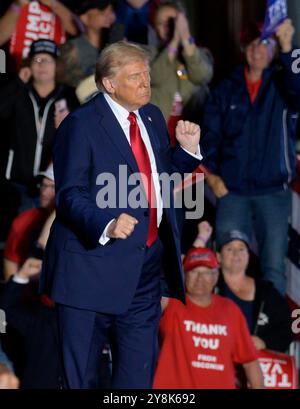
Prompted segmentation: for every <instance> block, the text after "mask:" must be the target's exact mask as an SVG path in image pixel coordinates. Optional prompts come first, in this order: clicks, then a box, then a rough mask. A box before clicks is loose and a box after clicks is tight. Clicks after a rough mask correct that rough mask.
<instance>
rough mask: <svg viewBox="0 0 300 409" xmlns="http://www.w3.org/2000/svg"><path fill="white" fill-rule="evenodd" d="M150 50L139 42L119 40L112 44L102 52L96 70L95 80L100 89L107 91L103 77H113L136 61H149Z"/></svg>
mask: <svg viewBox="0 0 300 409" xmlns="http://www.w3.org/2000/svg"><path fill="white" fill-rule="evenodd" d="M149 58H150V56H149V53H148V51H147V50H146V49H145V48H143V47H141V46H140V45H138V44H135V43H130V42H128V41H118V42H116V43H113V44H110V45H108V46H107V47H105V48H104V50H103V51H102V52H101V54H100V56H99V58H98V60H97V63H96V72H95V82H96V84H97V88H98V89H99V91H102V92H103V91H105V87H104V86H103V82H102V80H103V78H105V77H108V78H112V77H114V76H115V75H116V73H117V72H118V70H119V69H120V68H121V67H123V66H124V65H126V64H128V63H130V62H134V61H145V62H147V63H149Z"/></svg>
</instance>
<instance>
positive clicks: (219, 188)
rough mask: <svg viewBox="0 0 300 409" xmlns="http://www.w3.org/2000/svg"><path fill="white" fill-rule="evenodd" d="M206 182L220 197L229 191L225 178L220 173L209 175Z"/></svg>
mask: <svg viewBox="0 0 300 409" xmlns="http://www.w3.org/2000/svg"><path fill="white" fill-rule="evenodd" d="M206 182H207V184H208V186H209V187H210V188H211V190H212V191H213V192H214V194H215V195H216V197H217V198H218V199H221V198H222V197H223V196H226V195H227V194H228V193H229V191H228V189H227V187H226V185H225V183H224V181H223V179H222V178H220V176H218V175H213V174H212V173H211V174H210V175H207V176H206Z"/></svg>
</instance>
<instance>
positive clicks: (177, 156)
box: [41, 94, 199, 314]
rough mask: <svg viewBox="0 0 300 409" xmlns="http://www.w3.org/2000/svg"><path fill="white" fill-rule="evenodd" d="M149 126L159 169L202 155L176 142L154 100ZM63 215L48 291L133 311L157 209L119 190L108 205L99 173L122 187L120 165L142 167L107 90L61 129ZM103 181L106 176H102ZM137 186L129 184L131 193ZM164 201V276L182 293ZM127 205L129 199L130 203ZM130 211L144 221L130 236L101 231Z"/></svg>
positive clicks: (86, 305)
mask: <svg viewBox="0 0 300 409" xmlns="http://www.w3.org/2000/svg"><path fill="white" fill-rule="evenodd" d="M139 112H140V115H141V118H142V120H143V122H144V124H145V126H146V128H147V131H148V134H149V138H150V141H151V145H152V148H153V152H154V156H155V159H156V165H157V171H158V172H159V173H161V172H167V173H168V174H170V173H172V172H174V171H177V172H180V173H181V174H182V173H188V172H192V171H193V170H194V169H195V168H196V167H197V166H198V165H199V160H197V159H195V158H194V157H192V156H191V155H189V154H188V153H186V152H185V151H184V150H183V149H182V148H181V147H180V146H179V145H178V146H177V147H176V148H174V149H172V148H171V147H170V145H169V137H168V132H167V128H166V124H165V121H164V118H163V116H162V113H161V112H160V110H159V109H158V108H157V107H155V106H154V105H152V104H147V105H146V106H144V107H142V108H141V109H140V110H139ZM53 163H54V176H55V184H56V207H57V217H56V220H55V221H54V223H53V225H52V228H51V232H50V237H49V240H48V243H47V247H46V252H45V259H44V263H43V272H42V276H41V291H42V292H44V293H46V294H48V295H49V296H50V297H51V298H52V299H53V300H54V301H55V302H58V303H62V304H65V305H69V306H74V307H77V308H82V309H88V310H91V311H98V312H103V313H111V314H121V313H123V312H125V311H126V310H127V309H128V307H129V305H130V303H131V300H132V298H133V296H134V292H135V289H136V286H137V283H138V280H139V276H140V273H141V270H142V266H143V261H144V254H145V249H146V241H147V232H148V223H149V210H148V209H144V208H136V209H133V208H131V207H129V205H126V204H125V205H124V203H123V204H121V203H120V202H119V198H118V197H117V198H116V203H115V206H111V207H110V208H106V209H100V208H99V207H98V206H97V204H96V202H97V194H98V192H99V190H100V188H102V187H103V186H99V185H97V176H98V175H99V174H103V173H104V172H109V173H111V174H113V175H115V176H116V191H117V192H118V191H119V188H120V187H122V188H124V185H126V183H127V177H125V180H119V179H118V174H119V165H123V166H125V165H126V166H127V171H128V174H127V176H129V175H130V174H131V173H133V172H138V167H137V164H136V161H135V158H134V155H133V153H132V150H131V147H130V145H129V144H128V141H127V139H126V137H125V135H124V132H123V130H122V128H121V127H120V125H119V123H118V121H117V119H116V118H115V116H114V114H113V112H112V111H111V109H110V107H109V105H108V104H107V102H106V100H105V98H104V96H103V94H99V95H97V96H96V97H95V98H94V99H92V100H91V101H89V102H88V103H87V104H85V105H83V106H81V107H80V108H79V109H78V110H76V111H74V112H73V113H71V114H70V115H69V116H68V117H67V118H66V119H65V120H64V121H63V123H62V124H61V126H60V128H59V129H58V132H57V135H56V138H55V144H54V152H53ZM98 183H99V181H98ZM133 188H134V186H128V192H127V197H128V195H129V194H130V192H131V191H132V189H133ZM170 196H171V198H170V201H171V205H170V206H169V208H166V209H164V217H163V221H162V223H161V226H160V229H159V230H160V235H161V240H162V243H163V246H164V261H163V264H164V276H165V277H164V278H165V282H166V284H167V287H168V294H169V295H170V296H173V297H176V298H178V299H181V300H183V301H184V300H185V296H184V280H183V271H182V265H181V258H180V246H179V234H178V229H177V226H176V219H175V213H174V206H173V198H172V194H171V195H170ZM120 206H123V207H122V208H121V207H120ZM121 213H128V214H130V215H132V216H133V217H135V218H136V219H137V220H138V221H139V223H138V224H137V225H136V226H135V229H134V232H133V234H132V235H131V236H130V237H128V238H127V239H126V240H110V241H109V242H108V243H107V244H106V245H105V246H102V245H100V244H99V238H100V236H101V234H102V232H103V230H104V229H105V227H106V225H107V223H108V222H109V221H110V220H111V219H113V218H116V217H118V216H119V215H120V214H121Z"/></svg>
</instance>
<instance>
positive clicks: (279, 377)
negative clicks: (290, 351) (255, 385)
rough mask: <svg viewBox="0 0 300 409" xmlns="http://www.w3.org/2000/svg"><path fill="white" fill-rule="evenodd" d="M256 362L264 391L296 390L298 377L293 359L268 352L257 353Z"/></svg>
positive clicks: (285, 355)
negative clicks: (262, 379)
mask: <svg viewBox="0 0 300 409" xmlns="http://www.w3.org/2000/svg"><path fill="white" fill-rule="evenodd" d="M258 361H259V364H260V367H261V369H262V372H263V375H264V385H265V388H266V389H297V388H298V375H297V369H296V364H295V360H294V357H292V356H290V355H287V354H282V353H280V352H274V351H269V350H266V349H265V350H261V351H258Z"/></svg>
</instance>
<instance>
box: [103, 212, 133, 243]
mask: <svg viewBox="0 0 300 409" xmlns="http://www.w3.org/2000/svg"><path fill="white" fill-rule="evenodd" d="M137 223H138V220H137V219H135V218H134V217H132V216H130V215H129V214H126V213H122V214H120V216H119V217H118V218H117V219H116V220H114V221H113V222H112V223H111V224H110V226H109V227H108V230H107V237H109V238H110V239H123V240H125V239H127V237H129V236H130V235H131V234H132V232H133V230H134V227H135V225H136V224H137Z"/></svg>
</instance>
